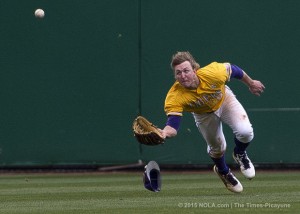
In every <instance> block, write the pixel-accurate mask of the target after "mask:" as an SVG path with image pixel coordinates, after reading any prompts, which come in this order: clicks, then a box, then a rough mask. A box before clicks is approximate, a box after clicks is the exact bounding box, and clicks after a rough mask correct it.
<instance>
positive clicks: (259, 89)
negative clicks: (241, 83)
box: [249, 80, 265, 96]
mask: <svg viewBox="0 0 300 214" xmlns="http://www.w3.org/2000/svg"><path fill="white" fill-rule="evenodd" d="M249 90H250V92H251V93H252V94H255V95H256V96H260V95H261V93H263V92H264V90H265V86H264V85H263V84H262V83H261V82H260V81H259V80H253V81H252V83H251V84H250V86H249Z"/></svg>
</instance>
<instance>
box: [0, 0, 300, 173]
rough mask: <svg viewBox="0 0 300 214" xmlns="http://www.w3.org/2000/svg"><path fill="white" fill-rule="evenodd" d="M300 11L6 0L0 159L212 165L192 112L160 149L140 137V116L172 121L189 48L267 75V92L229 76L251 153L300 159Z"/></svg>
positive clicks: (135, 0) (273, 4) (292, 7)
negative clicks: (179, 54)
mask: <svg viewBox="0 0 300 214" xmlns="http://www.w3.org/2000/svg"><path fill="white" fill-rule="evenodd" d="M37 8H43V9H44V10H45V13H46V15H45V17H44V19H36V18H35V17H34V11H35V9H37ZM299 11H300V1H295V0H285V1H283V0H264V1H260V0H254V1H247V0H239V1H237V0H228V1H222V0H216V1H209V0H186V1H179V0H164V1H158V0H86V1H83V0H60V1H58V0H53V1H50V0H39V1H37V0H26V1H23V0H0V29H1V30H0V74H1V76H0V100H1V105H0V166H2V167H9V166H60V165H111V164H112V165H114V164H116V165H118V164H130V163H136V162H138V160H142V161H145V162H146V161H149V160H156V161H157V162H159V163H160V164H208V163H211V162H210V159H209V157H208V155H207V154H206V144H205V142H204V140H203V138H202V137H201V135H200V133H199V132H198V131H197V128H196V127H195V125H194V121H193V118H192V116H191V114H189V113H185V114H184V117H183V120H182V124H181V128H180V131H179V133H178V136H177V137H176V138H174V139H169V140H168V141H167V142H166V143H165V144H164V145H162V146H157V147H147V146H141V145H139V144H138V143H137V142H136V140H135V139H134V137H133V134H132V127H131V125H132V121H133V119H134V118H135V117H136V116H137V115H139V114H142V115H144V116H146V117H147V118H149V119H150V120H151V121H153V122H154V123H155V124H156V125H158V126H160V127H162V126H164V123H165V121H166V116H165V114H164V109H163V105H164V99H165V95H166V93H167V91H168V89H169V88H170V86H171V85H172V83H173V82H174V78H173V75H172V71H171V69H170V67H169V63H170V58H171V55H172V54H173V53H174V52H176V51H179V50H188V51H190V52H191V53H192V54H193V55H194V56H195V58H196V59H197V60H198V62H199V63H200V65H201V66H204V65H206V64H208V63H210V62H212V61H219V62H231V63H234V64H237V65H239V66H240V67H241V68H243V69H244V70H245V71H246V72H247V73H248V74H249V75H250V76H252V77H253V78H255V79H259V80H261V81H262V82H263V83H264V84H265V86H266V91H265V93H264V94H263V95H262V96H261V97H256V96H254V95H252V94H251V93H249V91H248V89H247V87H246V86H245V85H243V84H242V83H241V82H239V81H238V80H232V81H231V82H229V83H228V85H229V86H230V87H231V88H232V89H233V90H234V92H235V94H236V96H237V97H238V99H239V100H240V101H241V103H242V104H243V105H244V107H245V108H246V110H247V112H248V114H249V117H250V119H251V122H252V124H253V127H254V130H255V138H254V140H253V142H252V143H251V144H252V145H251V146H250V147H249V150H248V153H249V155H251V158H252V160H253V162H255V163H276V164H278V163H284V164H289V163H300V158H299V155H298V152H297V150H299V149H300V132H299V120H300V100H299V98H300V90H299V80H300V71H299V67H300V60H299V56H300V39H299V38H300V28H299V27H298V25H299V24H300V14H299ZM224 131H225V134H226V139H227V144H228V152H227V155H228V162H229V163H232V162H233V160H232V158H231V157H230V154H231V151H232V149H233V135H232V133H231V131H230V129H229V128H228V127H226V126H224Z"/></svg>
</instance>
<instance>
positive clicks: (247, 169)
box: [232, 152, 255, 180]
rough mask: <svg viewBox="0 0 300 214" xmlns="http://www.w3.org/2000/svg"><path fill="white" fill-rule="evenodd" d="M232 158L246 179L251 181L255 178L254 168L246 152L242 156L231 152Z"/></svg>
mask: <svg viewBox="0 0 300 214" xmlns="http://www.w3.org/2000/svg"><path fill="white" fill-rule="evenodd" d="M232 157H233V159H234V160H235V162H236V163H237V164H238V165H239V166H240V169H241V172H242V174H243V175H244V176H245V177H246V178H248V179H250V180H251V179H252V178H254V177H255V168H254V166H253V164H252V162H251V160H250V159H249V157H248V155H247V153H246V152H244V153H243V154H234V152H233V153H232Z"/></svg>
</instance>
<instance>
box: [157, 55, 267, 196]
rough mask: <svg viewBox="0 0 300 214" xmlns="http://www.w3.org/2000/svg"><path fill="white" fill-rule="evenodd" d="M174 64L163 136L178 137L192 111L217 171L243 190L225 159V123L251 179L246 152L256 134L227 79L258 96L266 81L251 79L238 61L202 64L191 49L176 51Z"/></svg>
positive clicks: (236, 189)
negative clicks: (187, 114)
mask: <svg viewBox="0 0 300 214" xmlns="http://www.w3.org/2000/svg"><path fill="white" fill-rule="evenodd" d="M171 67H172V70H173V72H174V76H175V80H176V81H175V83H174V84H173V86H172V87H171V88H170V90H169V92H168V94H167V96H166V99H165V112H166V114H167V116H168V119H167V122H166V126H165V127H164V128H163V130H161V132H162V134H163V136H164V137H165V138H170V137H175V136H176V135H177V131H178V129H179V126H180V121H181V117H182V113H183V112H191V113H192V114H193V116H194V119H195V123H196V126H197V127H198V130H199V132H200V133H201V134H202V136H203V137H204V139H205V141H206V143H207V152H208V155H209V156H210V157H211V159H212V161H213V162H214V164H215V165H214V172H215V173H216V174H217V175H218V176H219V177H220V178H221V180H222V181H223V183H224V184H225V186H226V188H227V189H228V190H230V191H232V192H237V193H238V192H242V191H243V186H242V184H241V183H240V182H239V180H238V179H237V178H236V177H235V176H234V174H233V173H232V172H231V171H230V169H229V167H228V166H227V164H226V162H225V157H224V154H225V151H226V140H225V137H224V134H223V129H222V123H225V124H227V125H228V126H229V127H230V128H231V129H232V130H233V134H234V142H235V148H234V151H233V158H234V160H235V161H236V162H237V163H238V164H239V166H240V169H241V172H242V174H243V175H244V176H245V177H246V178H248V179H252V178H254V176H255V169H254V166H253V164H252V162H251V160H250V159H249V157H248V155H247V153H246V148H247V147H248V146H249V143H250V141H251V140H252V139H253V136H254V134H253V128H252V125H251V123H250V121H249V118H248V115H247V113H246V111H245V109H244V108H243V106H242V105H241V103H240V102H239V101H238V100H237V99H236V97H235V95H234V94H233V92H232V91H231V89H230V88H229V87H228V86H227V85H226V83H227V82H229V81H230V80H231V79H233V78H235V79H239V80H241V81H242V82H243V83H245V84H246V86H248V87H249V90H250V92H251V93H253V94H255V95H257V96H259V95H260V94H261V93H262V92H263V91H264V89H265V87H264V85H263V84H262V83H261V82H260V81H258V80H253V79H251V78H250V77H249V76H248V75H247V74H246V73H245V72H244V71H243V70H242V69H241V68H239V67H238V66H236V65H234V64H230V63H217V62H213V63H211V64H209V65H207V66H205V67H203V68H200V66H199V64H198V63H197V62H196V61H195V59H194V58H193V56H192V55H191V54H190V53H189V52H177V53H176V54H174V55H173V57H172V61H171Z"/></svg>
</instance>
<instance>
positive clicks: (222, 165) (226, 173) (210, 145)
mask: <svg viewBox="0 0 300 214" xmlns="http://www.w3.org/2000/svg"><path fill="white" fill-rule="evenodd" d="M193 115H194V118H195V122H196V125H197V127H198V129H199V131H200V132H201V134H202V136H203V138H204V139H205V141H206V143H207V152H208V154H209V156H210V157H211V159H212V160H213V162H214V163H215V166H214V171H215V173H216V174H217V175H218V176H219V177H220V178H221V180H222V181H223V183H224V184H225V186H226V188H227V189H228V190H230V191H232V192H241V191H243V186H242V185H241V183H240V182H239V180H238V179H237V178H236V177H235V176H234V174H233V173H232V172H231V171H230V169H229V167H228V166H227V164H226V161H225V155H224V153H225V151H226V140H225V137H224V134H223V129H222V123H221V120H220V118H219V117H218V116H217V115H215V114H214V113H210V114H193Z"/></svg>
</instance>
